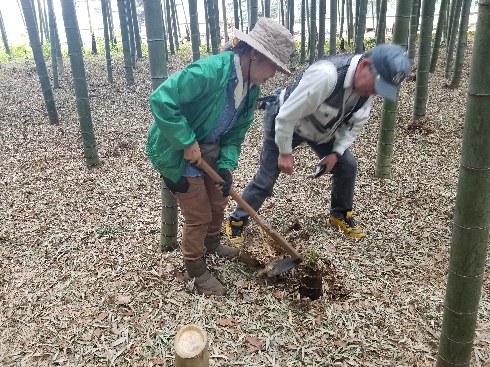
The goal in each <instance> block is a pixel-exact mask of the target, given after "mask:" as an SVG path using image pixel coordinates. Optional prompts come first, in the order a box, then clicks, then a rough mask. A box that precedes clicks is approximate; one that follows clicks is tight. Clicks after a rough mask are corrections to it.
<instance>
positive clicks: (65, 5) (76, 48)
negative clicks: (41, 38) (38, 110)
mask: <svg viewBox="0 0 490 367" xmlns="http://www.w3.org/2000/svg"><path fill="white" fill-rule="evenodd" d="M61 10H62V14H63V22H64V23H65V32H66V43H67V44H68V54H69V56H70V65H71V72H72V75H73V85H74V87H75V97H76V99H77V112H78V118H79V120H80V132H81V134H82V143H83V155H84V157H85V163H86V165H87V166H88V167H93V166H97V165H99V164H100V161H99V155H98V153H97V142H96V140H95V133H94V126H93V124H92V115H91V111H90V101H89V97H88V88H87V78H86V76H85V65H84V63H83V51H82V44H81V43H80V30H79V29H78V21H77V14H76V11H75V3H74V0H63V1H62V2H61Z"/></svg>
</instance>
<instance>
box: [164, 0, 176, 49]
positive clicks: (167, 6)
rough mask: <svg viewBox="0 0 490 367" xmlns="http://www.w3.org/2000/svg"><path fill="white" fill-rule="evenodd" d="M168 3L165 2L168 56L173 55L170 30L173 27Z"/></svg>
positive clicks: (172, 41)
mask: <svg viewBox="0 0 490 367" xmlns="http://www.w3.org/2000/svg"><path fill="white" fill-rule="evenodd" d="M170 12H171V8H170V1H169V0H165V9H164V13H165V17H166V19H167V35H168V45H169V47H170V55H175V47H174V37H173V36H172V29H173V27H174V25H173V24H172V15H171V14H170Z"/></svg>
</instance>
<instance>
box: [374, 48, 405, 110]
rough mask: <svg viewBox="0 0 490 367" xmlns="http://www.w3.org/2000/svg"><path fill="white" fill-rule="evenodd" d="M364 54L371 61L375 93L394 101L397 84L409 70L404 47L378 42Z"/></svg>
mask: <svg viewBox="0 0 490 367" xmlns="http://www.w3.org/2000/svg"><path fill="white" fill-rule="evenodd" d="M366 56H367V57H369V58H371V61H372V64H371V67H372V72H373V75H374V90H375V91H376V94H378V95H380V96H381V97H383V98H386V99H388V100H390V101H392V102H394V101H395V100H396V91H397V89H398V86H399V85H400V83H401V82H402V81H403V79H405V78H406V77H407V75H408V73H409V72H410V59H409V58H408V55H407V53H406V51H405V49H404V48H403V47H401V46H399V45H396V44H380V45H377V46H376V47H374V48H373V49H372V50H371V51H369V52H367V53H366Z"/></svg>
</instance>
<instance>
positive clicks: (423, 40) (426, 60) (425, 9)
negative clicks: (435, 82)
mask: <svg viewBox="0 0 490 367" xmlns="http://www.w3.org/2000/svg"><path fill="white" fill-rule="evenodd" d="M434 10H435V0H423V2H422V23H421V24H420V42H419V50H418V60H417V61H418V62H417V77H416V83H417V84H416V88H415V101H414V106H413V118H414V119H419V118H422V117H424V116H425V114H426V112H427V99H428V89H429V68H430V58H431V55H432V48H431V43H432V29H433V26H434Z"/></svg>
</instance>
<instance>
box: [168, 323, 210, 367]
mask: <svg viewBox="0 0 490 367" xmlns="http://www.w3.org/2000/svg"><path fill="white" fill-rule="evenodd" d="M208 346H209V345H208V337H207V334H206V332H205V331H204V330H203V329H202V328H201V327H199V326H197V325H194V324H189V325H184V326H182V327H181V328H180V329H179V331H177V335H176V336H175V340H174V347H175V367H209V351H208Z"/></svg>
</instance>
